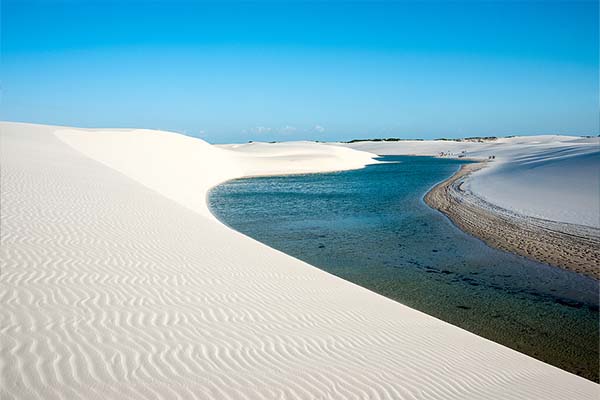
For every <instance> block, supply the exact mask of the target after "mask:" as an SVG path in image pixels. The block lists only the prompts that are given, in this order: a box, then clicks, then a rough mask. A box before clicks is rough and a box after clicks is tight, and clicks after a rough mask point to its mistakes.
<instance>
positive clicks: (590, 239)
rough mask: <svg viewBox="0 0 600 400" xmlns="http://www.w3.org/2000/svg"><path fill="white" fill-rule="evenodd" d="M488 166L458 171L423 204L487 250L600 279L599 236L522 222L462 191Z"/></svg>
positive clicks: (533, 221)
mask: <svg viewBox="0 0 600 400" xmlns="http://www.w3.org/2000/svg"><path fill="white" fill-rule="evenodd" d="M487 164H488V161H481V162H477V163H472V164H465V165H463V166H461V168H460V169H459V170H458V171H457V172H456V173H455V174H454V175H452V176H451V177H450V178H448V179H446V180H445V181H443V182H440V183H439V184H437V185H436V186H434V187H433V188H432V189H430V191H429V192H427V193H426V194H425V196H424V201H425V203H426V204H427V205H428V206H430V207H432V208H434V209H436V210H438V211H440V212H442V213H443V214H444V215H446V216H447V217H448V218H449V219H450V220H451V221H452V222H453V223H454V224H455V225H456V226H457V227H459V228H460V229H461V230H463V231H465V232H467V233H469V234H470V235H472V236H475V237H477V238H479V239H481V240H483V241H484V242H485V243H486V244H487V245H489V246H491V247H494V248H497V249H500V250H504V251H507V252H510V253H514V254H518V255H521V256H524V257H527V258H529V259H532V260H535V261H538V262H541V263H544V264H548V265H552V266H555V267H559V268H563V269H566V270H569V271H573V272H576V273H579V274H583V275H586V276H589V277H591V278H593V279H596V280H598V279H600V271H599V270H598V265H600V250H599V249H600V234H599V230H598V229H596V228H593V227H588V226H583V225H576V224H569V223H565V222H557V221H550V220H545V219H541V218H535V217H530V216H524V215H521V214H518V213H515V212H512V211H509V210H506V209H504V208H501V207H499V206H496V205H493V204H491V203H489V202H487V201H485V200H484V199H482V198H480V197H479V196H477V195H476V194H474V193H473V192H471V191H470V190H468V189H467V188H465V182H466V181H467V180H468V178H469V177H470V176H471V174H473V173H474V172H476V171H479V170H481V169H483V168H485V167H487Z"/></svg>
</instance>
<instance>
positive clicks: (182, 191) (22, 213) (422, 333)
mask: <svg viewBox="0 0 600 400" xmlns="http://www.w3.org/2000/svg"><path fill="white" fill-rule="evenodd" d="M0 150H1V153H0V161H1V176H0V177H1V200H2V201H1V209H0V211H1V228H2V229H1V237H0V238H1V244H2V247H1V254H0V255H1V257H0V260H1V270H2V274H1V277H0V298H1V299H2V308H1V309H0V318H1V320H2V324H1V329H0V342H1V344H2V346H1V350H0V362H1V364H0V368H1V370H0V377H1V380H0V397H1V398H2V399H13V398H18V399H54V398H65V399H72V398H86V399H139V398H145V399H189V398H201V399H208V398H213V399H260V398H269V399H271V398H280V399H282V398H285V399H311V398H313V399H340V398H352V399H358V398H362V399H482V398H485V399H544V400H546V399H565V398H569V399H596V398H597V397H598V395H599V394H600V386H599V385H597V384H595V383H593V382H590V381H587V380H585V379H583V378H581V377H578V376H575V375H573V374H570V373H567V372H565V371H562V370H560V369H557V368H555V367H552V366H550V365H547V364H544V363H542V362H540V361H537V360H535V359H533V358H530V357H527V356H525V355H522V354H520V353H517V352H515V351H513V350H510V349H508V348H505V347H503V346H500V345H498V344H496V343H493V342H491V341H488V340H485V339H483V338H481V337H478V336H476V335H473V334H471V333H468V332H466V331H464V330H461V329H459V328H457V327H454V326H452V325H450V324H447V323H444V322H442V321H439V320H437V319H435V318H433V317H430V316H428V315H426V314H423V313H420V312H418V311H415V310H413V309H410V308H408V307H405V306H403V305H401V304H399V303H397V302H394V301H391V300H389V299H386V298H384V297H382V296H380V295H377V294H375V293H373V292H370V291H368V290H366V289H363V288H361V287H358V286H356V285H354V284H351V283H349V282H346V281H344V280H342V279H339V278H337V277H334V276H332V275H330V274H327V273H325V272H323V271H321V270H319V269H317V268H314V267H312V266H310V265H308V264H306V263H304V262H301V261H299V260H297V259H294V258H292V257H290V256H287V255H285V254H283V253H281V252H278V251H276V250H274V249H271V248H269V247H267V246H265V245H263V244H261V243H259V242H257V241H255V240H252V239H250V238H248V237H246V236H244V235H242V234H240V233H238V232H235V231H233V230H231V229H230V228H228V227H226V226H224V225H223V224H221V223H220V222H218V221H217V220H216V219H215V218H214V217H213V216H212V215H211V214H210V212H209V209H208V207H207V205H206V193H207V191H208V190H209V189H210V187H212V186H213V185H215V184H218V183H219V182H222V181H224V180H226V179H231V178H234V177H240V176H246V175H260V174H275V173H278V174H285V173H305V172H317V171H330V170H343V169H349V168H360V167H362V166H364V165H365V164H367V163H369V162H372V156H373V155H372V154H369V153H363V152H356V151H354V150H351V149H340V148H339V147H335V146H328V145H324V144H308V143H296V144H289V145H267V144H256V145H254V146H251V145H245V146H239V147H238V148H233V149H225V148H217V147H215V146H211V145H209V144H207V143H205V142H203V141H201V140H199V139H194V138H189V137H185V136H182V135H179V134H174V133H168V132H156V131H144V130H84V129H70V128H63V127H50V126H40V125H30V124H17V123H1V124H0Z"/></svg>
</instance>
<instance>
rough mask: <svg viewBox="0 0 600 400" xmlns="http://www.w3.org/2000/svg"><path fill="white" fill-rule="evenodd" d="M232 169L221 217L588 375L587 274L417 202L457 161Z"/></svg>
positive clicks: (591, 303)
mask: <svg viewBox="0 0 600 400" xmlns="http://www.w3.org/2000/svg"><path fill="white" fill-rule="evenodd" d="M382 160H384V161H391V162H392V163H387V164H378V165H373V166H368V167H367V168H364V169H361V170H356V171H346V172H338V173H327V174H312V175H296V176H283V177H265V178H252V179H239V180H234V181H230V182H227V183H225V184H223V185H220V186H218V187H217V188H215V189H214V190H213V191H212V192H211V194H210V205H211V207H212V210H213V212H214V213H215V215H216V216H217V217H218V218H219V219H220V220H221V221H223V222H225V223H226V224H227V225H229V226H231V227H233V228H234V229H236V230H238V231H240V232H242V233H244V234H246V235H248V236H250V237H253V238H255V239H257V240H259V241H261V242H263V243H266V244H267V245H269V246H271V247H274V248H276V249H278V250H281V251H283V252H285V253H287V254H290V255H292V256H294V257H296V258H299V259H301V260H304V261H306V262H308V263H310V264H312V265H315V266H317V267H319V268H321V269H323V270H325V271H328V272H330V273H332V274H335V275H337V276H340V277H342V278H344V279H346V280H349V281H352V282H354V283H356V284H358V285H361V286H364V287H366V288H368V289H371V290H373V291H375V292H377V293H380V294H382V295H384V296H387V297H389V298H392V299H394V300H397V301H399V302H401V303H403V304H406V305H408V306H410V307H413V308H415V309H418V310H421V311H423V312H425V313H427V314H430V315H433V316H435V317H438V318H440V319H442V320H444V321H448V322H450V323H452V324H454V325H457V326H460V327H462V328H464V329H466V330H469V331H471V332H474V333H476V334H478V335H481V336H484V337H486V338H489V339H491V340H493V341H495V342H498V343H501V344H504V345H506V346H508V347H511V348H514V349H516V350H518V351H521V352H523V353H526V354H529V355H531V356H533V357H535V358H538V359H541V360H543V361H546V362H548V363H551V364H553V365H556V366H558V367H560V368H563V369H566V370H568V371H571V372H573V373H576V374H579V375H582V376H584V377H586V378H588V379H592V380H595V381H598V350H599V345H598V341H599V333H598V282H597V281H595V280H593V279H591V278H587V277H584V276H581V275H578V274H575V273H571V272H568V271H563V270H561V269H558V268H553V267H549V266H546V265H542V264H539V263H535V262H532V261H529V260H526V259H524V258H522V257H519V256H516V255H512V254H509V253H505V252H502V251H499V250H495V249H492V248H489V247H487V246H486V245H485V244H484V243H483V242H481V241H480V240H478V239H476V238H474V237H471V236H469V235H467V234H465V233H463V232H462V231H460V230H459V229H458V228H456V227H455V226H454V225H452V223H451V222H450V221H449V220H448V219H447V218H446V217H445V216H444V215H442V214H441V213H439V212H437V211H435V210H433V209H431V208H429V207H428V206H427V205H426V204H425V203H424V202H423V200H422V198H423V196H424V194H425V193H426V192H427V191H428V190H429V189H430V188H431V187H432V186H433V185H435V184H436V183H437V182H440V181H442V180H444V179H446V178H448V177H449V176H450V175H452V174H453V173H454V172H455V171H456V170H457V169H458V167H459V166H460V164H463V163H464V162H465V161H459V160H449V159H438V158H431V157H407V156H394V157H391V156H390V157H384V158H382Z"/></svg>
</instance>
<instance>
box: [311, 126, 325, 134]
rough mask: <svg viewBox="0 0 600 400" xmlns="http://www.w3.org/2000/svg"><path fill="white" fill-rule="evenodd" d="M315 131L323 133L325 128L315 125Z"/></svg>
mask: <svg viewBox="0 0 600 400" xmlns="http://www.w3.org/2000/svg"><path fill="white" fill-rule="evenodd" d="M313 129H314V130H315V131H317V132H324V131H325V128H324V127H322V126H321V125H315V127H314V128H313Z"/></svg>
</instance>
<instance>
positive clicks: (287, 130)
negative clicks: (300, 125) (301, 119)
mask: <svg viewBox="0 0 600 400" xmlns="http://www.w3.org/2000/svg"><path fill="white" fill-rule="evenodd" d="M281 132H283V133H293V132H296V127H295V126H291V125H286V126H284V127H283V128H282V129H281Z"/></svg>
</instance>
